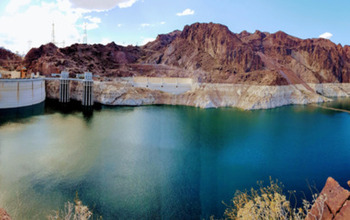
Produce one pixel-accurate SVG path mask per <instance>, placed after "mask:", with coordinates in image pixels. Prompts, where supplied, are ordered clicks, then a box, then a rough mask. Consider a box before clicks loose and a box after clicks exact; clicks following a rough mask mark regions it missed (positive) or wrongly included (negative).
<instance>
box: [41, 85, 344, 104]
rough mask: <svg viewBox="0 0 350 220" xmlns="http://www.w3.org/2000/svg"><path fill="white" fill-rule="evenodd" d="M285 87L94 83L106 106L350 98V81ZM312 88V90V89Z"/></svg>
mask: <svg viewBox="0 0 350 220" xmlns="http://www.w3.org/2000/svg"><path fill="white" fill-rule="evenodd" d="M308 85H309V88H307V87H305V86H304V85H302V84H296V85H284V86H266V85H246V84H223V83H221V84H220V83H215V84H214V83H202V84H194V85H193V86H192V89H191V90H190V91H188V92H185V93H182V94H170V93H166V92H162V91H159V90H150V89H147V88H141V87H133V86H132V85H131V84H130V83H128V82H126V81H123V80H116V81H108V82H99V81H96V82H95V83H94V101H95V102H97V103H100V104H104V105H112V106H117V105H128V106H140V105H153V104H155V105H159V104H166V105H185V106H194V107H200V108H219V107H237V108H240V109H243V110H253V109H270V108H276V107H281V106H285V105H291V104H311V103H320V102H328V101H331V100H332V99H330V98H328V97H350V83H325V84H308ZM310 88H311V89H310ZM82 90H83V87H82V84H81V83H80V82H76V81H73V82H71V87H70V94H71V99H72V100H77V101H81V97H82ZM58 91H59V82H58V81H47V82H46V96H47V98H52V99H58V94H59V92H58Z"/></svg>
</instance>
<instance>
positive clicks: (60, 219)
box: [47, 193, 102, 220]
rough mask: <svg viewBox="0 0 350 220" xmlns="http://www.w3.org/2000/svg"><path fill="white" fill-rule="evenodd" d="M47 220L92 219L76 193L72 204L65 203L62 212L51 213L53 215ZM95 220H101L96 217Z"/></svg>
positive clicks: (90, 213)
mask: <svg viewBox="0 0 350 220" xmlns="http://www.w3.org/2000/svg"><path fill="white" fill-rule="evenodd" d="M47 218H48V220H89V219H93V213H92V212H91V211H90V210H89V208H88V207H87V206H85V205H83V203H82V201H81V200H80V199H79V197H78V193H76V197H75V199H74V203H73V202H70V201H68V202H66V203H65V204H64V209H63V210H58V211H53V214H51V215H49V216H48V217H47ZM95 219H100V220H102V217H101V216H100V217H96V218H95Z"/></svg>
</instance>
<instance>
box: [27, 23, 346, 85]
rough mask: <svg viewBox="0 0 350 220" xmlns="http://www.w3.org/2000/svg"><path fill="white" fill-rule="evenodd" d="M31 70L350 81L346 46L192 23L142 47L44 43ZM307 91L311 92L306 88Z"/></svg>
mask: <svg viewBox="0 0 350 220" xmlns="http://www.w3.org/2000/svg"><path fill="white" fill-rule="evenodd" d="M24 63H25V65H26V66H27V67H28V69H29V70H30V71H34V72H37V71H39V72H41V73H44V74H50V73H51V72H59V71H61V70H68V71H70V72H71V73H72V74H74V73H82V72H84V71H91V72H93V73H94V74H99V75H103V76H138V75H147V76H176V77H191V78H193V79H195V80H196V81H199V82H204V83H235V84H255V85H257V84H259V85H289V84H304V85H305V86H306V87H307V85H306V84H305V83H344V82H346V83H348V82H350V78H349V74H350V47H349V46H344V47H342V46H341V45H336V44H334V43H332V42H331V41H329V40H325V39H306V40H303V39H299V38H296V37H293V36H290V35H288V34H286V33H284V32H281V31H279V32H276V33H272V34H270V33H267V32H260V31H256V32H254V33H248V32H246V31H243V32H241V33H239V34H236V33H232V32H231V31H230V30H229V29H228V28H227V27H226V26H223V25H220V24H213V23H195V24H192V25H189V26H185V27H184V29H183V30H182V31H174V32H171V33H169V34H163V35H159V36H158V37H157V39H156V40H155V41H153V42H150V43H148V44H146V45H145V46H142V47H137V46H128V47H123V46H118V45H116V44H114V43H110V44H107V45H105V46H104V45H100V44H95V45H84V44H74V45H72V46H70V47H66V48H57V47H56V46H55V45H53V44H47V45H43V46H41V47H40V48H34V49H32V50H31V51H29V52H28V54H27V55H26V57H25V60H24ZM308 89H310V88H308Z"/></svg>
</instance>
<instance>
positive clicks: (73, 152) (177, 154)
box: [0, 99, 350, 219]
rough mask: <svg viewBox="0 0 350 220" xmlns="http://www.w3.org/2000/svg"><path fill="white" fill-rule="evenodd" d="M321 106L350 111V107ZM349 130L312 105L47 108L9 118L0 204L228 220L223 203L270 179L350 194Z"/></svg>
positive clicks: (0, 123)
mask: <svg viewBox="0 0 350 220" xmlns="http://www.w3.org/2000/svg"><path fill="white" fill-rule="evenodd" d="M323 105H327V106H332V107H335V108H342V109H350V101H349V99H341V100H337V101H334V102H332V103H327V104H323ZM321 106H322V105H321ZM349 134H350V114H348V113H345V112H337V111H333V110H329V109H328V110H327V109H323V108H319V107H317V106H311V105H310V106H286V107H281V108H276V109H270V110H254V111H241V110H238V109H234V108H219V109H199V108H194V107H185V106H142V107H106V106H97V107H96V108H95V109H93V110H86V109H81V107H80V106H79V104H77V103H72V104H70V105H60V104H59V103H57V102H55V101H50V100H49V101H46V102H45V103H42V104H39V105H36V106H32V107H26V108H21V109H11V110H1V111H0V206H2V207H4V208H6V209H7V210H8V212H10V214H11V215H12V216H13V217H17V218H18V219H45V216H47V215H49V214H52V213H53V212H52V210H57V209H62V208H63V204H64V203H65V202H66V201H68V200H69V201H73V199H74V197H75V195H76V192H77V193H78V195H79V198H80V199H81V200H82V201H83V203H84V204H85V205H88V206H89V207H90V209H91V210H92V211H93V212H94V213H96V214H98V215H102V216H103V219H202V218H208V217H209V216H211V215H215V216H216V217H222V216H223V212H224V210H225V208H226V207H225V205H224V204H223V203H222V201H224V202H225V203H229V202H230V199H231V198H232V197H233V196H234V193H235V191H236V190H245V189H249V188H251V187H256V186H257V184H256V183H257V181H260V180H262V181H265V182H268V181H269V177H271V178H272V179H278V180H279V181H281V182H283V184H284V185H285V191H286V192H287V191H288V190H296V191H297V193H296V194H297V196H298V197H299V198H300V197H302V195H303V193H302V192H305V194H306V197H307V198H310V194H311V193H310V189H309V186H308V185H311V186H315V188H317V189H318V190H321V189H322V187H323V185H324V183H325V181H326V179H327V177H328V176H332V177H334V178H335V179H336V180H337V181H339V182H340V184H341V185H343V186H345V185H346V181H347V180H349V179H350V176H347V175H348V174H349V173H350V160H349V158H350V135H349ZM299 204H300V203H299Z"/></svg>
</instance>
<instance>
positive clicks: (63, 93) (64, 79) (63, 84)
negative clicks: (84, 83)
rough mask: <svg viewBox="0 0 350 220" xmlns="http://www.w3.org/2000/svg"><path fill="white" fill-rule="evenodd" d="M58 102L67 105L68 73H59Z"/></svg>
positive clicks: (68, 91)
mask: <svg viewBox="0 0 350 220" xmlns="http://www.w3.org/2000/svg"><path fill="white" fill-rule="evenodd" d="M60 75H61V78H60V96H59V102H61V103H68V102H69V101H70V87H69V84H70V80H69V79H68V78H69V73H68V72H64V71H63V72H61V74H60Z"/></svg>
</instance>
